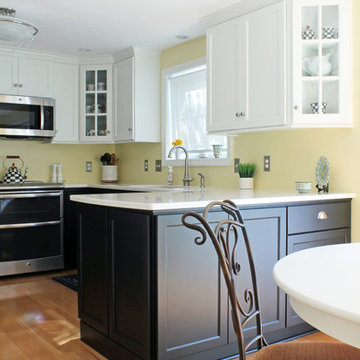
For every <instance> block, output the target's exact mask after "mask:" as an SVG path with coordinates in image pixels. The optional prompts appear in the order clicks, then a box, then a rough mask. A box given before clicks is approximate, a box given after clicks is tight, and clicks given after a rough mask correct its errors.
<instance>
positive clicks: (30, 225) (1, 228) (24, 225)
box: [0, 221, 61, 230]
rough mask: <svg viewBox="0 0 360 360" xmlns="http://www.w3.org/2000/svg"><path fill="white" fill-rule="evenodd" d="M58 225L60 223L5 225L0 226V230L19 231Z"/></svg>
mask: <svg viewBox="0 0 360 360" xmlns="http://www.w3.org/2000/svg"><path fill="white" fill-rule="evenodd" d="M60 223H61V221H44V222H38V223H24V224H5V225H0V230H4V229H20V228H28V227H36V226H46V225H58V224H60Z"/></svg>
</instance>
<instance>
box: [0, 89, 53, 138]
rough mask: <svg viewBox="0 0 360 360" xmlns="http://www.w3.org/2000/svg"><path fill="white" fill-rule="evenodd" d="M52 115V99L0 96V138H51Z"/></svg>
mask: <svg viewBox="0 0 360 360" xmlns="http://www.w3.org/2000/svg"><path fill="white" fill-rule="evenodd" d="M54 113H55V100H54V99H50V98H41V97H29V96H15V95H0V136H8V137H30V138H31V137H42V138H44V137H45V138H46V137H47V138H50V137H53V136H55V132H56V131H55V119H54Z"/></svg>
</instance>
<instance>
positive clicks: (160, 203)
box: [70, 185, 355, 211]
mask: <svg viewBox="0 0 360 360" xmlns="http://www.w3.org/2000/svg"><path fill="white" fill-rule="evenodd" d="M91 187H93V186H91ZM102 187H103V186H102ZM172 188H175V190H171V191H170V190H169V189H168V187H166V186H160V188H159V186H158V188H157V187H156V186H155V185H151V186H146V185H136V186H131V185H129V186H126V185H124V186H119V185H118V186H116V189H118V190H132V191H136V190H137V191H151V192H143V193H135V192H134V193H119V194H91V195H71V197H70V199H71V200H73V201H77V202H81V203H86V204H93V205H101V206H110V207H119V208H128V209H138V210H150V211H155V210H176V209H190V208H203V207H205V206H206V205H207V204H208V203H209V202H211V201H214V200H225V199H230V200H232V201H233V202H234V203H235V204H236V205H238V206H241V205H244V206H245V205H259V204H263V205H265V204H277V203H291V202H307V201H328V200H341V199H351V198H353V197H355V194H352V193H332V194H331V193H330V194H320V195H319V194H317V193H315V192H314V193H309V194H298V193H296V192H295V191H294V192H280V191H251V190H250V191H249V190H238V189H233V188H231V189H229V188H206V189H205V190H204V191H202V190H201V189H200V188H192V190H190V191H184V190H183V189H182V187H177V186H174V187H172ZM176 189H177V190H176ZM159 190H162V191H159Z"/></svg>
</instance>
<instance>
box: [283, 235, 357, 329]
mask: <svg viewBox="0 0 360 360" xmlns="http://www.w3.org/2000/svg"><path fill="white" fill-rule="evenodd" d="M346 242H350V229H349V228H347V229H340V230H330V231H320V232H316V233H309V234H301V235H291V236H288V254H291V253H293V252H296V251H300V250H305V249H309V248H312V247H317V246H325V245H335V244H342V243H346ZM304 266H306V265H305V264H304ZM286 303H287V304H286V306H287V316H286V326H293V325H297V324H303V323H304V320H302V319H301V318H300V317H299V316H298V315H297V314H296V313H295V311H294V310H293V309H292V307H291V305H290V301H289V297H288V296H286Z"/></svg>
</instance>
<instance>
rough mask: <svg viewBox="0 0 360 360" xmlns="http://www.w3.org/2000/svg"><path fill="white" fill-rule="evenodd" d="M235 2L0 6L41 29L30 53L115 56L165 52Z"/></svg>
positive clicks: (61, 0) (77, 0)
mask: <svg viewBox="0 0 360 360" xmlns="http://www.w3.org/2000/svg"><path fill="white" fill-rule="evenodd" d="M237 2H239V0H7V1H1V5H0V6H1V7H10V8H13V9H15V10H16V17H17V18H20V19H22V20H27V21H29V22H31V23H33V24H34V25H36V26H37V27H38V28H39V33H38V35H37V36H36V38H35V40H34V41H33V42H32V44H31V49H38V50H47V51H52V52H58V53H63V54H73V55H78V54H79V51H78V49H79V48H89V49H91V50H92V52H91V54H92V55H95V54H96V55H97V54H113V53H115V52H117V51H119V50H122V49H125V48H127V47H129V46H139V47H146V48H154V49H160V50H162V49H166V48H168V47H171V46H174V45H177V44H180V43H181V42H184V41H188V40H179V39H176V38H175V36H176V35H179V34H184V35H187V36H189V37H190V39H194V38H197V37H199V36H202V35H204V34H205V27H204V25H203V24H200V23H199V18H201V17H203V16H206V15H209V14H211V13H213V12H216V11H217V10H220V9H223V8H225V7H227V6H230V5H233V4H234V3H237Z"/></svg>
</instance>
